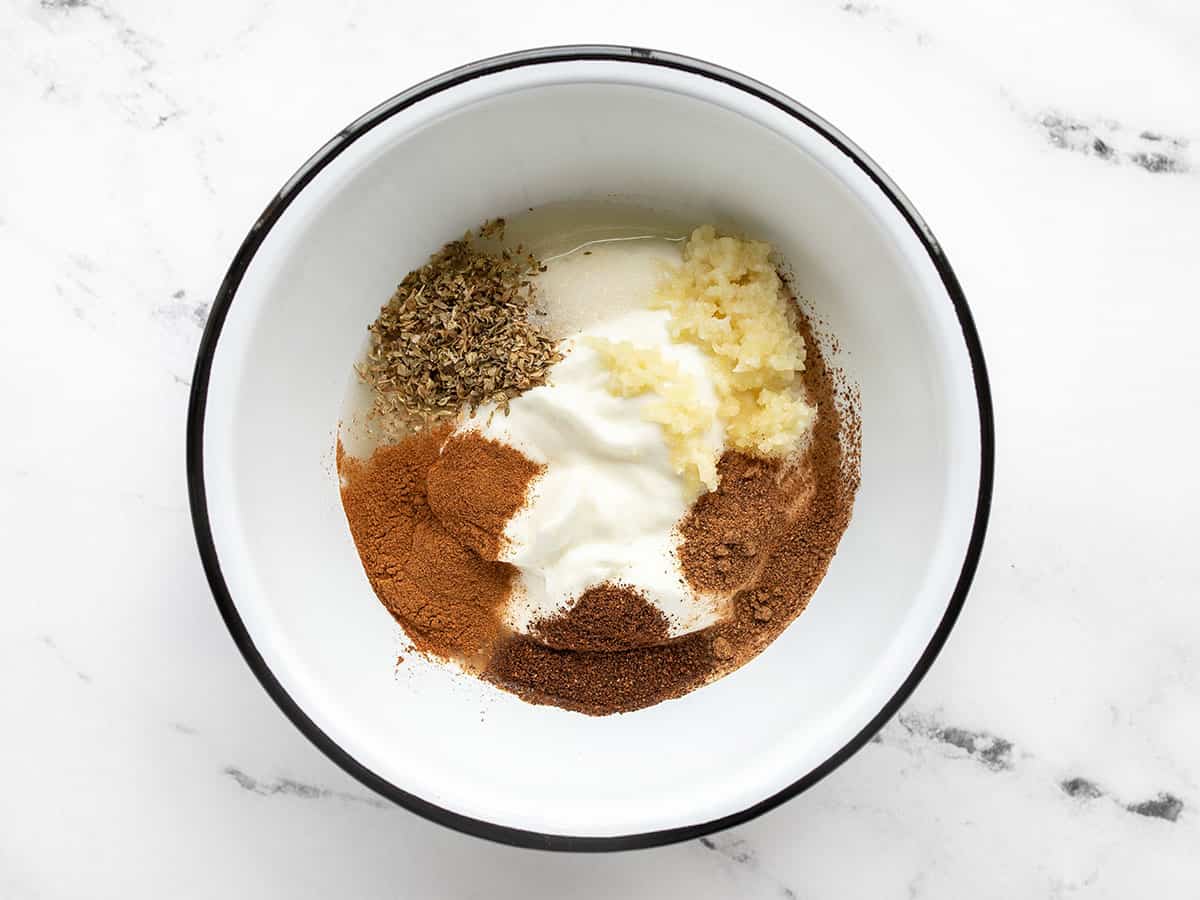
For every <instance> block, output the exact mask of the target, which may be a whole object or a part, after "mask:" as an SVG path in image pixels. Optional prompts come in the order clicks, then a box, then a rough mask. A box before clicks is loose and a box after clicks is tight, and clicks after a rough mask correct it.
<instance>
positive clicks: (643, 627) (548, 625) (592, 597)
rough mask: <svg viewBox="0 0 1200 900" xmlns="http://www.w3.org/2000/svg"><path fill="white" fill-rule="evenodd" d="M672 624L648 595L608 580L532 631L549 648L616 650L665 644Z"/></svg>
mask: <svg viewBox="0 0 1200 900" xmlns="http://www.w3.org/2000/svg"><path fill="white" fill-rule="evenodd" d="M670 627H671V626H670V623H669V622H668V621H667V617H666V616H664V615H663V614H662V612H661V610H659V608H658V607H657V606H655V605H654V604H652V603H651V602H650V601H649V600H647V599H646V597H645V595H644V594H642V593H640V592H639V591H636V590H634V589H633V588H631V587H626V586H625V585H621V584H612V583H611V582H607V583H605V584H600V585H596V586H595V587H591V588H588V589H587V590H586V591H584V592H583V594H582V595H580V597H579V599H578V600H576V601H575V603H574V604H573V605H572V606H571V609H570V610H569V611H567V612H565V613H564V614H562V615H559V616H553V617H552V618H549V619H542V620H541V621H539V622H535V623H534V625H533V627H532V628H531V632H532V634H533V636H534V637H535V638H537V640H538V641H540V642H541V643H542V644H544V645H546V646H547V647H554V648H556V649H559V650H595V651H600V652H604V653H614V652H618V651H621V650H631V649H633V648H634V647H650V646H654V645H656V644H664V643H666V641H667V635H668V633H669V631H670Z"/></svg>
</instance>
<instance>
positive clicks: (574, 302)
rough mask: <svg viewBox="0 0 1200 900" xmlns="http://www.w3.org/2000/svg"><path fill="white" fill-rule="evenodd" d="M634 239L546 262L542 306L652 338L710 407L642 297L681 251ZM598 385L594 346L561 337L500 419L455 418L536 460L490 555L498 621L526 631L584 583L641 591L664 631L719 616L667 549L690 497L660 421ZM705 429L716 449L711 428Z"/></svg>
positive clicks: (482, 413) (696, 368)
mask: <svg viewBox="0 0 1200 900" xmlns="http://www.w3.org/2000/svg"><path fill="white" fill-rule="evenodd" d="M643 243H644V245H639V246H636V247H634V246H620V245H616V246H613V245H599V246H597V247H596V248H595V249H594V250H593V252H592V253H591V254H589V255H583V254H581V253H577V254H573V255H572V256H570V257H567V258H565V259H563V260H559V261H555V262H551V263H550V270H549V271H548V272H547V273H546V274H545V275H544V276H543V281H542V285H541V287H542V291H543V295H544V296H545V298H546V306H547V308H548V309H549V310H551V311H552V315H555V316H557V318H556V319H555V324H556V325H557V326H559V328H560V329H561V328H566V327H568V326H569V324H570V320H569V319H567V318H565V317H563V316H564V314H565V313H568V312H570V311H571V310H574V311H575V320H576V321H582V322H584V323H586V327H585V328H584V329H583V332H582V333H583V335H594V336H597V337H604V338H608V339H610V340H618V341H619V340H628V341H630V342H632V343H634V344H636V345H639V346H652V347H656V348H658V349H659V350H660V351H662V352H663V353H666V354H667V355H669V356H670V357H671V358H672V359H674V360H675V361H676V362H677V363H678V365H679V366H680V368H681V369H683V371H684V372H685V373H687V374H689V375H692V376H694V377H696V378H697V380H698V381H699V383H700V384H701V385H702V386H703V388H704V389H705V395H704V397H703V400H704V402H706V403H711V404H712V406H713V407H714V409H715V406H716V403H717V399H716V394H715V392H714V391H713V389H712V376H711V373H710V370H709V367H708V361H707V359H706V358H705V356H704V354H703V352H702V351H700V350H699V349H698V348H696V347H694V346H691V345H690V344H675V343H672V342H671V341H670V340H669V339H668V335H667V321H668V314H667V313H666V312H665V311H662V310H649V309H646V308H645V307H646V304H647V301H648V300H649V297H650V294H651V292H652V291H653V289H654V285H655V283H656V280H657V278H658V276H659V273H660V272H661V268H662V263H663V261H664V260H665V261H677V260H678V259H679V249H678V246H677V245H673V244H671V243H668V242H666V241H646V242H643ZM556 263H557V264H556ZM564 270H566V271H564ZM560 333H562V332H561V331H560ZM578 333H579V332H578V330H577V329H576V334H578ZM607 383H608V372H607V370H606V369H605V368H604V366H603V364H602V363H601V362H600V360H599V358H598V356H597V354H596V352H595V351H594V350H592V349H591V348H589V347H587V346H584V345H583V344H582V343H581V342H580V341H579V340H578V339H575V340H571V341H569V342H568V344H567V353H566V358H565V359H564V360H563V361H562V362H561V363H559V364H558V365H556V366H555V367H554V369H553V370H552V371H551V373H550V383H549V384H547V385H545V386H543V387H539V388H534V389H533V390H530V391H527V392H525V393H524V394H522V395H521V396H519V397H517V398H516V399H514V400H513V401H511V403H510V410H509V414H508V415H507V416H506V415H504V414H503V413H500V412H495V411H494V410H492V409H489V408H483V409H480V410H479V411H478V412H477V413H476V415H475V416H474V417H473V418H472V419H470V420H469V421H468V422H467V423H465V425H464V426H463V427H465V428H479V429H480V430H481V431H483V433H484V434H485V435H486V436H487V437H490V438H493V439H495V440H499V441H503V442H504V443H506V444H509V445H511V446H513V447H516V448H517V449H518V450H520V451H521V452H522V453H524V454H525V455H526V456H528V457H529V458H530V459H533V460H535V461H537V462H539V463H542V464H544V465H545V466H546V471H545V474H543V475H542V476H541V477H540V478H538V479H537V480H536V481H535V482H534V484H533V485H532V487H531V489H530V501H529V503H528V504H527V505H526V506H525V508H524V509H523V510H522V511H521V512H519V513H518V514H517V515H516V516H514V517H513V519H512V520H511V521H510V522H509V523H508V526H507V528H506V529H505V536H506V537H507V538H508V548H507V549H506V551H505V552H504V555H503V556H502V557H501V558H502V559H505V560H506V561H507V562H511V563H512V564H513V565H515V566H516V567H517V568H518V569H519V570H520V572H521V585H520V590H517V591H515V592H514V599H513V601H511V602H510V605H509V608H508V610H507V619H508V623H509V625H511V626H512V627H513V628H514V629H516V630H518V631H521V632H525V631H527V630H528V628H529V625H530V624H531V623H532V622H533V621H535V620H537V619H539V618H542V617H545V616H551V615H554V614H555V613H557V612H559V611H560V610H562V609H564V608H568V607H569V606H570V604H571V603H572V602H573V601H574V600H576V599H578V597H579V596H580V595H581V594H582V593H583V592H584V591H585V590H587V589H588V588H589V587H592V586H594V585H597V584H601V583H603V582H606V581H611V582H619V583H622V584H626V585H630V586H632V587H635V588H637V589H639V590H640V591H641V592H642V593H643V594H644V595H645V596H646V598H647V599H648V600H649V601H650V602H651V603H653V604H654V605H655V606H657V607H658V608H659V609H660V610H662V612H663V613H664V614H665V615H666V617H667V619H668V621H669V622H670V623H671V634H672V635H678V634H684V633H686V632H689V631H695V630H698V629H700V628H704V627H706V626H708V625H710V624H712V623H713V622H714V621H716V619H717V606H716V603H715V602H714V601H713V600H712V599H711V598H703V597H697V596H696V595H695V594H694V593H693V592H692V591H691V589H690V588H689V587H688V586H687V583H686V581H685V580H684V577H683V574H682V571H681V569H680V564H679V558H678V554H677V547H678V543H679V536H678V533H677V532H676V530H675V529H676V525H677V524H678V523H679V520H680V519H681V518H682V516H683V515H684V514H685V513H686V512H687V509H688V506H689V502H690V498H689V497H688V496H687V495H686V494H685V491H684V488H683V481H682V479H681V478H680V476H679V475H677V474H676V473H675V471H674V469H673V467H672V465H671V463H670V460H669V458H668V452H667V447H666V444H665V442H664V440H663V436H662V431H661V429H660V427H659V426H658V425H656V424H654V423H652V422H647V421H646V420H645V419H644V418H643V417H642V406H643V404H644V403H645V402H647V400H646V399H645V398H641V397H637V398H628V397H615V396H613V395H612V394H610V393H609V391H608V388H607ZM711 438H712V440H713V442H714V446H720V442H721V435H720V433H719V428H717V429H715V431H714V434H712V435H711Z"/></svg>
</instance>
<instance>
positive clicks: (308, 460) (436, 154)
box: [188, 47, 993, 849]
mask: <svg viewBox="0 0 1200 900" xmlns="http://www.w3.org/2000/svg"><path fill="white" fill-rule="evenodd" d="M604 195H619V196H621V197H623V198H625V199H632V200H634V201H637V202H641V203H643V204H644V205H650V206H661V207H663V208H666V209H670V210H672V211H675V212H683V213H685V214H687V215H689V216H691V218H693V219H694V221H695V222H697V223H702V222H708V221H716V222H718V223H734V224H736V225H737V226H739V227H740V228H741V229H742V230H744V231H745V232H746V233H748V234H751V235H754V236H757V237H761V238H764V239H766V240H769V241H771V242H773V243H774V244H775V246H776V247H777V248H778V249H779V250H780V251H781V253H782V255H783V257H784V258H785V259H786V260H787V261H789V262H790V264H791V266H792V267H793V268H794V271H795V285H796V287H797V289H798V291H799V293H800V294H801V295H802V296H803V297H805V298H806V299H807V301H808V303H809V304H810V305H811V306H812V307H813V308H814V309H815V310H816V312H817V314H818V315H819V316H820V317H821V318H823V319H824V320H825V322H826V323H827V325H828V327H829V328H830V329H831V330H832V332H833V333H834V334H835V335H836V336H837V338H838V340H839V342H840V344H841V352H840V354H839V355H838V357H837V358H836V359H835V360H834V361H835V363H837V364H839V365H841V366H843V367H844V368H845V370H846V372H847V374H848V375H849V377H850V378H851V380H852V381H853V382H855V383H856V384H857V385H858V387H859V389H860V391H861V396H862V486H861V489H860V490H859V494H858V499H857V503H856V506H855V510H854V518H853V522H852V523H851V525H850V527H849V529H848V530H847V532H846V534H845V536H844V537H843V539H842V542H841V546H840V548H839V549H838V553H837V556H836V558H835V559H834V560H833V563H832V565H831V566H830V569H829V573H828V575H827V576H826V578H825V580H824V582H823V583H822V584H821V586H820V588H819V590H818V591H817V593H816V594H815V596H814V597H813V598H812V601H811V603H810V605H809V607H808V609H807V610H806V611H805V612H804V614H803V615H801V616H800V617H799V618H798V619H797V620H796V621H795V622H794V623H793V624H792V625H791V626H790V627H789V628H788V629H787V630H786V631H785V632H784V634H783V635H782V636H781V637H780V638H779V639H778V640H776V641H775V642H774V643H773V644H771V645H770V647H768V648H767V650H766V651H765V652H763V653H762V654H761V655H760V656H759V657H757V658H756V659H754V660H753V661H751V662H750V663H749V664H747V665H746V666H744V667H743V668H741V669H740V670H738V671H737V672H735V673H733V674H732V675H730V676H728V677H726V678H724V679H722V680H720V681H718V682H716V683H714V684H712V685H709V686H707V687H704V688H701V689H699V690H697V691H694V692H693V693H691V694H688V695H687V696H685V697H682V698H680V699H678V700H672V701H669V702H666V703H661V704H659V705H657V706H653V707H650V708H648V709H643V710H640V711H638V712H634V713H629V714H625V715H614V716H608V717H603V718H592V717H588V716H584V715H579V714H576V713H571V712H565V711H563V710H560V709H556V708H552V707H546V706H534V705H530V704H526V703H523V702H521V701H520V700H518V699H517V698H515V697H513V696H511V695H508V694H505V693H502V692H500V691H498V690H496V689H494V688H492V687H490V686H489V685H486V684H484V683H482V682H479V681H476V680H474V679H471V678H469V677H466V676H462V675H455V674H453V673H451V672H449V671H448V670H447V669H446V668H444V667H441V666H436V665H433V664H429V663H426V662H424V661H422V660H419V659H416V658H410V659H408V660H406V661H405V663H404V664H403V665H402V666H400V667H399V669H396V668H395V656H396V651H397V648H398V646H399V637H398V635H399V630H398V627H397V626H396V624H395V623H394V622H393V620H392V619H391V617H390V616H389V615H388V613H387V612H386V611H385V609H384V608H383V606H382V605H381V604H380V603H379V601H378V600H377V599H376V598H375V595H374V594H373V592H372V590H371V588H370V586H369V585H368V583H367V579H366V576H365V575H364V573H363V570H362V567H361V565H360V564H359V559H358V556H357V554H356V552H355V548H354V545H353V543H352V542H351V539H350V534H349V531H348V529H347V526H346V521H345V517H344V515H343V513H342V508H341V504H340V500H339V496H338V489H337V479H336V474H335V471H334V465H333V459H332V456H333V443H334V432H335V427H336V423H337V419H338V415H339V412H340V410H341V404H342V401H343V397H344V395H345V392H346V390H347V386H348V384H349V383H350V380H351V364H352V362H353V361H354V359H355V357H356V355H357V354H358V353H359V351H360V350H361V348H362V346H363V336H364V329H365V328H366V326H367V324H368V323H369V322H370V321H371V320H372V319H373V318H374V316H375V314H376V313H377V311H378V308H379V306H380V304H381V303H382V302H384V301H385V300H386V298H387V297H388V296H389V295H390V293H391V291H392V289H393V288H394V286H395V285H396V283H397V282H398V281H399V280H400V279H401V278H402V277H403V275H404V274H405V273H406V272H407V271H409V270H410V269H412V268H413V267H415V266H417V265H418V264H420V263H422V262H423V261H424V260H425V258H426V257H427V255H428V254H429V253H431V252H432V251H434V250H436V249H437V248H438V247H439V246H441V244H442V243H443V242H445V241H446V240H448V239H451V238H454V237H457V236H458V235H460V234H461V233H462V232H463V231H464V230H465V229H466V228H468V227H470V226H472V225H474V224H476V223H478V222H481V221H483V220H484V219H486V218H489V217H491V216H495V215H500V214H505V213H513V212H518V211H521V210H524V209H525V208H526V207H536V206H539V205H542V204H545V203H549V202H555V201H564V200H569V199H571V198H575V197H581V196H591V197H595V196H604ZM992 448H993V440H992V422H991V408H990V403H989V397H988V386H987V379H986V374H985V371H984V364H983V357H982V353H981V350H980V346H979V340H978V337H977V336H976V333H975V330H974V327H973V325H972V322H971V317H970V313H969V311H968V309H967V305H966V301H965V300H964V298H963V296H962V292H961V290H960V289H959V286H958V283H957V281H956V280H955V278H954V274H953V272H952V271H951V269H950V266H949V263H948V262H947V261H946V259H945V257H944V256H943V255H942V253H941V250H940V248H939V247H938V244H937V242H936V240H935V239H934V238H933V236H932V235H931V234H930V233H929V230H928V229H927V228H926V227H925V225H924V223H923V222H922V221H921V219H920V217H919V216H918V215H917V213H916V212H915V211H914V210H913V208H912V206H911V205H910V204H909V203H908V202H907V201H906V200H905V198H904V197H903V196H902V195H901V194H900V192H899V190H898V189H897V188H896V187H895V186H894V185H893V184H892V183H891V181H889V180H888V178H887V177H886V176H885V175H884V174H883V173H882V172H881V171H880V170H879V169H878V168H877V167H876V166H875V165H874V164H873V163H872V162H871V161H870V160H869V159H867V157H866V156H865V155H864V154H863V153H862V151H860V150H859V149H858V148H856V147H855V146H854V145H853V144H851V143H850V142H849V141H848V140H847V139H846V138H845V137H843V136H842V135H841V134H839V133H838V132H837V131H836V130H835V129H833V128H832V127H831V126H830V125H829V124H827V123H826V122H824V121H822V120H821V119H820V118H818V117H817V116H815V115H814V114H813V113H811V112H809V111H808V110H806V109H804V108H803V107H802V106H800V105H799V104H797V103H796V102H794V101H792V100H790V99H788V98H787V97H784V96H782V95H781V94H779V93H777V92H775V91H773V90H771V89H770V88H767V87H765V86H764V85H761V84H758V83H756V82H754V81H751V80H750V79H747V78H745V77H743V76H741V75H737V74H735V73H733V72H730V71H727V70H724V69H720V68H717V67H715V66H711V65H708V64H705V63H701V62H698V61H696V60H692V59H688V58H684V57H680V56H674V55H671V54H666V53H660V52H657V51H647V50H642V49H639V48H629V47H565V48H554V49H549V50H539V51H532V52H526V53H519V54H514V55H510V56H504V57H498V58H495V59H490V60H485V61H483V62H480V63H475V64H473V65H470V66H466V67H464V68H461V69H456V70H454V71H452V72H448V73H446V74H445V75H442V76H439V77H437V78H434V79H432V80H431V81H427V82H425V83H424V84H421V85H418V86H417V87H414V88H412V89H411V90H409V91H406V92H405V93H403V94H400V95H398V96H396V97H394V98H393V99H391V100H389V101H387V102H386V103H384V104H382V105H381V106H379V107H377V108H376V109H373V110H372V111H371V112H369V113H367V114H366V115H365V116H363V117H362V118H360V119H358V120H357V121H355V122H354V123H352V124H351V125H350V126H349V127H347V128H345V129H344V130H343V131H341V132H340V133H339V134H338V135H337V136H336V137H334V138H333V139H332V140H331V141H330V142H329V143H328V144H326V145H325V146H324V147H322V148H321V149H320V150H319V151H318V152H317V154H316V155H315V156H313V157H312V159H310V160H309V161H308V162H307V163H306V164H305V165H304V166H303V168H301V170H300V171H299V172H297V173H296V174H295V175H294V176H293V177H292V178H291V180H289V181H288V182H287V184H286V185H284V187H283V189H282V190H281V191H280V192H279V194H278V196H276V197H275V199H274V200H272V202H271V203H270V205H269V206H268V207H267V208H266V210H265V211H264V212H263V214H262V216H261V217H260V218H259V220H258V221H257V222H256V223H255V224H254V227H253V228H252V229H251V231H250V234H249V235H248V236H247V238H246V241H245V243H244V244H243V245H242V247H241V249H240V250H239V252H238V254H237V257H236V258H235V259H234V261H233V264H232V266H231V267H230V270H229V273H228V275H227V276H226V278H225V281H224V282H223V284H222V285H221V289H220V293H219V294H218V296H217V298H216V302H215V304H214V305H213V310H212V315H211V317H210V319H209V323H208V328H207V330H206V331H205V334H204V340H203V344H202V346H201V349H200V354H199V359H198V360H197V364H196V374H195V381H194V383H193V388H192V399H191V409H190V415H189V422H188V476H189V484H190V493H191V503H192V515H193V519H194V522H195V528H196V535H197V539H198V542H199V545H200V552H201V555H202V557H203V560H204V565H205V568H206V570H207V572H208V577H209V581H210V582H211V585H212V590H213V593H214V595H215V597H216V600H217V604H218V606H219V607H220V610H221V613H222V615H223V616H224V617H225V620H226V622H227V624H228V625H229V629H230V631H231V632H232V634H233V637H234V639H235V640H236V641H237V643H238V646H239V647H240V648H241V650H242V653H243V654H244V655H245V657H246V660H247V662H248V663H249V664H250V666H251V668H252V669H253V670H254V672H255V674H256V675H257V676H258V678H259V680H260V681H261V682H262V683H263V686H264V687H265V688H266V689H267V691H268V692H269V693H270V694H271V696H272V697H274V699H275V701H276V702H277V703H278V704H279V705H280V707H281V708H282V709H283V711H284V712H285V713H286V714H287V715H288V716H289V717H290V718H291V719H292V721H293V722H295V723H296V725H297V727H299V728H300V730H301V731H303V732H304V733H305V734H306V735H307V736H308V737H309V738H310V739H311V740H312V741H313V742H314V743H316V744H317V746H319V747H320V748H321V749H322V750H323V751H324V752H325V753H326V754H328V755H329V756H330V758H332V759H333V760H334V761H335V762H337V763H338V764H339V765H341V766H342V767H343V768H345V769H346V770H347V771H349V772H350V773H351V774H353V775H354V776H356V777H357V778H359V779H360V780H361V781H362V782H363V783H364V784H366V785H368V786H369V787H371V788H373V789H375V790H376V791H378V792H379V793H381V794H383V795H384V796H386V797H389V798H391V799H393V800H395V801H396V802H397V803H399V804H401V805H403V806H405V807H407V808H409V809H411V810H413V811H415V812H417V813H420V814H421V815H424V816H426V817H428V818H430V819H433V820H435V821H438V822H441V823H443V824H447V825H451V826H453V827H455V828H459V829H461V830H463V831H466V832H470V833H472V834H477V835H481V836H485V837H489V838H493V839H496V840H500V841H506V842H510V843H514V844H520V845H526V846H535V847H550V848H558V849H618V848H626V847H640V846H649V845H653V844H660V843H666V842H669V841H674V840H681V839H685V838H692V837H696V836H698V835H701V834H704V833H707V832H710V831H714V830H717V829H720V828H725V827H728V826H730V825H733V824H736V823H738V822H741V821H744V820H745V819H747V818H749V817H751V816H754V815H756V814H758V813H760V812H763V811H764V810H766V809H769V808H771V807H772V806H774V805H776V804H778V803H780V802H782V801H783V800H785V799H787V798H788V797H791V796H793V795H794V794H796V793H797V792H799V791H801V790H803V789H804V788H806V787H808V786H809V785H811V784H813V783H814V782H816V781H817V780H818V779H820V778H821V777H823V776H824V775H826V774H827V773H829V772H830V771H831V770H832V769H833V768H835V767H836V766H837V765H838V764H839V763H841V762H843V761H844V760H845V759H846V758H847V757H848V756H849V755H850V754H851V753H853V752H854V751H855V750H857V749H858V748H859V747H861V746H862V745H863V744H864V743H865V742H866V741H867V740H868V738H869V737H870V736H871V735H872V734H873V733H874V732H875V731H876V730H877V729H878V728H879V727H880V726H881V725H882V724H883V723H884V722H885V721H886V720H887V719H888V718H889V717H890V716H891V715H892V714H893V713H894V712H895V711H896V709H897V708H898V707H899V706H900V704H901V702H902V701H903V700H904V698H905V697H907V696H908V694H909V693H910V692H911V691H912V689H913V687H914V686H915V685H916V683H917V681H918V680H919V679H920V678H921V676H922V674H923V673H924V672H925V671H926V669H928V667H929V665H930V664H931V663H932V661H933V659H934V657H935V656H936V654H937V652H938V650H939V648H940V647H941V645H942V643H943V641H944V640H945V639H946V636H947V634H948V632H949V630H950V628H951V626H952V625H953V623H954V620H955V617H956V616H957V614H958V611H959V609H960V607H961V605H962V602H963V599H964V596H965V594H966V591H967V588H968V586H969V583H970V580H971V576H972V574H973V572H974V569H975V564H976V560H977V558H978V555H979V551H980V546H981V543H982V540H983V533H984V527H985V523H986V519H987V510H988V505H989V498H990V490H991V480H992Z"/></svg>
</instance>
